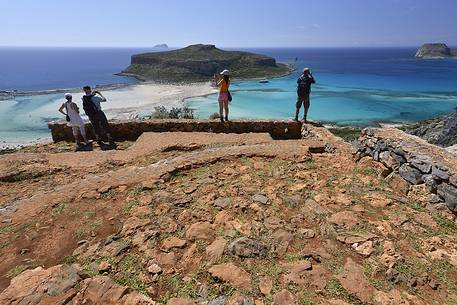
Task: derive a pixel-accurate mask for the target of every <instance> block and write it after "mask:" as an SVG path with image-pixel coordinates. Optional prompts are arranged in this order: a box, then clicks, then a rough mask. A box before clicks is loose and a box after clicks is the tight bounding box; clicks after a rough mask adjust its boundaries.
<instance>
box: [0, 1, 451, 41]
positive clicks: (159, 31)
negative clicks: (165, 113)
mask: <svg viewBox="0 0 457 305" xmlns="http://www.w3.org/2000/svg"><path fill="white" fill-rule="evenodd" d="M0 5H1V6H0V7H1V8H2V13H1V17H0V45H3V46H5V45H6V46H94V47H96V46H116V47H142V46H145V47H149V46H152V45H155V44H158V43H167V44H169V45H171V46H185V45H188V44H192V43H213V44H216V45H218V46H222V47H224V46H225V47H256V46H257V47H286V46H293V47H309V46H417V45H420V44H422V43H424V42H434V41H436V42H446V43H447V44H449V45H457V17H456V15H457V1H456V0H434V1H431V0H263V1H261V0H225V1H224V0H222V1H221V0H219V1H215V0H213V1H210V0H128V1H127V0H92V1H88V0H77V1H76V0H41V1H38V0H0Z"/></svg>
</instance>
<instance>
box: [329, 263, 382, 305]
mask: <svg viewBox="0 0 457 305" xmlns="http://www.w3.org/2000/svg"><path fill="white" fill-rule="evenodd" d="M337 278H338V280H339V281H340V282H341V285H342V286H343V287H344V289H346V290H347V291H348V292H349V293H350V294H353V295H356V296H357V297H358V298H359V299H360V300H361V301H362V302H364V303H370V302H371V300H372V298H373V295H374V292H375V289H374V288H373V286H371V284H370V283H369V282H368V280H367V279H366V278H365V275H364V273H363V267H362V266H360V265H359V264H357V263H356V262H354V261H353V260H352V259H351V258H349V257H348V258H346V259H345V263H344V269H343V273H341V274H339V275H338V276H337Z"/></svg>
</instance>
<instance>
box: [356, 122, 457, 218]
mask: <svg viewBox="0 0 457 305" xmlns="http://www.w3.org/2000/svg"><path fill="white" fill-rule="evenodd" d="M357 156H358V157H359V158H361V157H365V156H370V157H372V158H373V159H374V160H375V161H378V162H381V163H383V164H384V166H386V167H387V168H388V169H389V171H391V172H392V173H393V174H394V175H398V176H400V177H401V178H403V180H405V181H406V182H407V183H408V184H409V185H410V186H416V185H425V186H426V189H427V190H428V192H429V193H430V194H431V195H430V197H429V198H430V199H429V203H430V204H439V203H443V204H446V206H447V207H448V208H449V210H451V211H452V212H454V213H455V212H457V158H456V157H454V156H452V155H451V154H449V153H448V152H447V151H446V150H445V149H443V148H441V147H438V146H435V145H432V144H429V143H427V142H425V141H424V140H422V139H420V138H418V137H416V136H412V135H409V134H406V133H404V132H402V131H400V130H398V129H394V128H379V129H378V128H368V129H365V130H364V131H363V132H362V135H361V137H360V138H359V147H358V151H357Z"/></svg>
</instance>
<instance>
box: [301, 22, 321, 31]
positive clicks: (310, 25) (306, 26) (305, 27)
mask: <svg viewBox="0 0 457 305" xmlns="http://www.w3.org/2000/svg"><path fill="white" fill-rule="evenodd" d="M320 27H321V25H320V24H319V23H313V24H307V25H299V26H297V29H298V30H300V31H304V30H310V29H319V28H320Z"/></svg>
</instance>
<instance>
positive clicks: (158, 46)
mask: <svg viewBox="0 0 457 305" xmlns="http://www.w3.org/2000/svg"><path fill="white" fill-rule="evenodd" d="M154 49H168V45H167V44H166V43H161V44H156V45H155V46H154Z"/></svg>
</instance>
